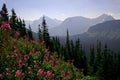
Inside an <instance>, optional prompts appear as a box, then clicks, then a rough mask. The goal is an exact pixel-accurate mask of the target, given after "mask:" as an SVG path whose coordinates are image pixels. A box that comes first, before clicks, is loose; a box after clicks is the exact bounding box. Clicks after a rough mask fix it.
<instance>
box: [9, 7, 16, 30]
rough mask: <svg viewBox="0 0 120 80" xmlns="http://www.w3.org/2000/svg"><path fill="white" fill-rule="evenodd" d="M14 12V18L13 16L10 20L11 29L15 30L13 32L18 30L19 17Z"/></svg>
mask: <svg viewBox="0 0 120 80" xmlns="http://www.w3.org/2000/svg"><path fill="white" fill-rule="evenodd" d="M11 11H12V16H11V18H10V22H11V28H12V29H13V30H17V27H16V26H17V20H16V19H17V15H16V13H15V11H14V9H12V10H11Z"/></svg>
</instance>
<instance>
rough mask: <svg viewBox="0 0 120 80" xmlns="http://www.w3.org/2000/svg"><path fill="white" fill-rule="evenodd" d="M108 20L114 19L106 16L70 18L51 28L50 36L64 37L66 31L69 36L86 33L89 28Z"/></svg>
mask: <svg viewBox="0 0 120 80" xmlns="http://www.w3.org/2000/svg"><path fill="white" fill-rule="evenodd" d="M109 20H114V18H113V17H112V16H110V15H106V14H103V15H101V16H99V17H97V18H94V19H89V18H85V17H81V16H77V17H71V18H67V19H66V20H64V21H63V22H62V23H61V24H60V25H59V26H58V27H55V28H51V29H50V34H51V35H52V36H56V35H57V36H66V30H67V29H68V30H69V34H70V35H76V34H81V33H84V32H86V31H87V30H88V28H89V27H90V26H93V25H96V24H98V23H102V22H105V21H109Z"/></svg>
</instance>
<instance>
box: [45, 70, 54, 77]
mask: <svg viewBox="0 0 120 80" xmlns="http://www.w3.org/2000/svg"><path fill="white" fill-rule="evenodd" d="M46 77H47V78H53V77H54V73H52V72H51V71H47V74H46Z"/></svg>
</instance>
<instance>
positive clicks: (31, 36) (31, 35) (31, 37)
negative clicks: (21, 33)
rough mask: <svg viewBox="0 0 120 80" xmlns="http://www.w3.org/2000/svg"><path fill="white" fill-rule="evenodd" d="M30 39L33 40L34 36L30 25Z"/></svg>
mask: <svg viewBox="0 0 120 80" xmlns="http://www.w3.org/2000/svg"><path fill="white" fill-rule="evenodd" d="M28 37H29V39H31V40H33V34H32V29H31V27H30V25H29V30H28Z"/></svg>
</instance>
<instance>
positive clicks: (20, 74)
mask: <svg viewBox="0 0 120 80" xmlns="http://www.w3.org/2000/svg"><path fill="white" fill-rule="evenodd" d="M15 77H19V78H23V77H24V73H23V72H22V71H21V70H17V71H16V73H15Z"/></svg>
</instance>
